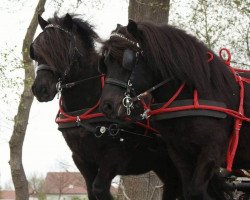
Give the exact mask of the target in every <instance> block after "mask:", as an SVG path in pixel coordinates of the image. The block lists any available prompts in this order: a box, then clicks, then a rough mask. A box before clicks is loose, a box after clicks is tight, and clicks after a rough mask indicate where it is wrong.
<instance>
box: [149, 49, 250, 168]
mask: <svg viewBox="0 0 250 200" xmlns="http://www.w3.org/2000/svg"><path fill="white" fill-rule="evenodd" d="M222 51H226V53H227V54H228V59H227V60H226V61H225V64H226V65H227V66H228V67H229V68H230V70H231V72H232V73H233V74H234V77H235V80H236V82H237V83H238V84H239V86H240V103H239V108H238V111H235V110H231V109H227V108H222V107H218V106H209V105H202V104H200V103H199V98H198V92H197V90H194V93H193V100H194V101H193V105H188V106H177V107H171V108H170V107H168V106H169V105H170V104H171V103H172V102H173V101H174V100H175V99H176V98H177V97H178V96H179V94H180V93H181V91H182V90H183V88H184V86H185V83H182V85H181V86H180V87H179V89H178V90H177V91H176V93H175V94H174V95H173V97H171V98H170V99H169V100H168V101H167V102H166V103H165V104H164V105H163V106H162V107H161V108H159V109H155V110H150V111H149V112H148V116H153V115H158V114H162V113H167V112H176V111H183V110H194V109H205V110H213V111H220V112H224V113H226V114H228V115H230V116H232V117H234V118H235V123H234V130H233V133H232V135H231V138H230V142H229V146H228V151H227V158H226V161H227V170H228V171H232V165H233V160H234V157H235V154H236V150H237V147H238V142H239V133H240V129H241V125H242V121H246V122H250V117H246V116H245V115H244V108H243V105H244V82H245V83H248V84H250V79H247V78H244V77H240V76H239V75H238V74H237V73H236V72H250V70H249V71H248V70H240V69H234V68H233V67H231V66H230V60H231V54H230V52H229V50H227V49H224V48H223V49H221V51H220V56H221V57H222ZM209 55H210V58H209V60H208V61H211V60H212V59H213V56H212V54H211V53H210V54H209Z"/></svg>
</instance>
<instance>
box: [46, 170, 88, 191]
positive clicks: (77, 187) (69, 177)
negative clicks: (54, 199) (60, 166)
mask: <svg viewBox="0 0 250 200" xmlns="http://www.w3.org/2000/svg"><path fill="white" fill-rule="evenodd" d="M44 188H45V193H46V194H86V193H87V188H86V184H85V180H84V178H83V177H82V175H81V174H80V173H79V172H48V173H47V176H46V178H45V183H44Z"/></svg>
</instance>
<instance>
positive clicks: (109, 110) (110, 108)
mask: <svg viewBox="0 0 250 200" xmlns="http://www.w3.org/2000/svg"><path fill="white" fill-rule="evenodd" d="M102 110H103V112H104V113H105V114H111V113H112V112H113V106H112V104H111V103H109V102H105V103H104V104H103V106H102Z"/></svg>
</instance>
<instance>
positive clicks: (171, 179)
mask: <svg viewBox="0 0 250 200" xmlns="http://www.w3.org/2000/svg"><path fill="white" fill-rule="evenodd" d="M154 171H155V173H156V174H157V176H158V177H159V178H160V180H161V181H162V182H163V195H162V200H176V199H177V198H178V199H180V198H181V196H182V185H181V181H180V178H179V174H178V172H177V170H176V167H175V166H174V164H173V162H172V160H170V158H167V162H165V164H163V163H161V164H160V166H158V167H157V168H156V169H154Z"/></svg>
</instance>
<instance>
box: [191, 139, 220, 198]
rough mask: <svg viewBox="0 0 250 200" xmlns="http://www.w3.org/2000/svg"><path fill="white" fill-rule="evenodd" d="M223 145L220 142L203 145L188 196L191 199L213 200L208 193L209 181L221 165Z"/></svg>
mask: <svg viewBox="0 0 250 200" xmlns="http://www.w3.org/2000/svg"><path fill="white" fill-rule="evenodd" d="M222 148H223V147H222V146H221V145H218V144H214V143H212V144H211V143H210V144H209V145H208V146H207V147H203V148H202V150H201V152H200V154H199V156H198V159H197V163H196V168H195V171H194V174H193V177H192V181H191V183H190V187H189V191H188V193H189V194H188V196H189V199H192V200H194V199H199V200H200V199H204V200H212V199H213V198H212V197H211V196H210V195H209V194H208V184H209V181H210V180H211V179H212V177H213V176H214V173H215V170H216V169H217V168H218V167H219V166H220V164H221V162H220V160H221V159H222V155H223V153H222V151H221V149H222Z"/></svg>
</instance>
